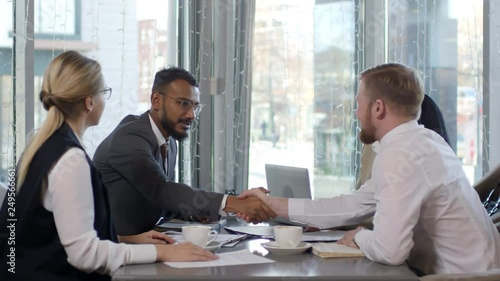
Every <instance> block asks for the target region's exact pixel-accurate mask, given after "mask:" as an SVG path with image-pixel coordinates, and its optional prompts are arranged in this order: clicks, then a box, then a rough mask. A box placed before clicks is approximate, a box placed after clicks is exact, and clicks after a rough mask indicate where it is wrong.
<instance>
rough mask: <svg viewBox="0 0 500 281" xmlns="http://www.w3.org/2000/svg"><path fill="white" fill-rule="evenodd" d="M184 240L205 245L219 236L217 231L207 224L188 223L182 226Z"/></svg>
mask: <svg viewBox="0 0 500 281" xmlns="http://www.w3.org/2000/svg"><path fill="white" fill-rule="evenodd" d="M182 236H183V237H184V241H186V242H191V243H193V244H195V245H198V246H200V247H205V246H206V245H208V244H209V243H210V242H212V241H214V240H215V238H217V231H215V230H211V228H210V227H209V226H205V225H187V226H183V227H182Z"/></svg>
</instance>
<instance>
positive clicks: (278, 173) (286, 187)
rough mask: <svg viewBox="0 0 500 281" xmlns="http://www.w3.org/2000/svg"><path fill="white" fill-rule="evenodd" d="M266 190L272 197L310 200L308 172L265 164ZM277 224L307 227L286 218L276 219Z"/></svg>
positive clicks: (303, 169)
mask: <svg viewBox="0 0 500 281" xmlns="http://www.w3.org/2000/svg"><path fill="white" fill-rule="evenodd" d="M266 180H267V189H268V190H269V191H270V192H271V193H270V195H271V196H273V197H285V198H308V199H311V198H312V197H311V187H310V184H309V171H308V170H307V169H306V168H298V167H289V166H281V165H272V164H266ZM274 220H275V221H277V222H279V223H284V224H290V225H300V226H307V225H306V224H303V223H297V222H293V221H291V220H289V219H287V218H283V217H276V218H275V219H274Z"/></svg>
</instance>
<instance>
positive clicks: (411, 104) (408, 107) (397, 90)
mask: <svg viewBox="0 0 500 281" xmlns="http://www.w3.org/2000/svg"><path fill="white" fill-rule="evenodd" d="M360 78H361V80H363V83H364V84H365V89H367V91H368V94H369V97H370V101H371V102H374V101H375V100H376V99H383V100H384V102H386V103H388V104H390V106H391V107H392V109H393V110H395V111H397V112H399V114H401V115H403V116H410V117H413V118H415V119H418V117H419V115H420V108H421V106H422V101H423V99H424V87H423V84H422V80H421V79H420V76H419V75H418V72H417V71H416V70H414V69H413V68H411V67H409V66H406V65H404V64H400V63H386V64H381V65H378V66H375V67H372V68H369V69H367V70H365V71H363V72H361V74H360Z"/></svg>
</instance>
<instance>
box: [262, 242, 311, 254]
mask: <svg viewBox="0 0 500 281" xmlns="http://www.w3.org/2000/svg"><path fill="white" fill-rule="evenodd" d="M262 247H264V248H265V249H266V250H268V251H269V253H271V254H274V255H295V254H300V253H302V252H304V251H306V250H307V249H309V248H311V244H309V243H306V242H300V243H299V245H298V246H297V247H295V248H282V247H280V246H279V245H278V243H277V242H276V241H271V242H267V243H262Z"/></svg>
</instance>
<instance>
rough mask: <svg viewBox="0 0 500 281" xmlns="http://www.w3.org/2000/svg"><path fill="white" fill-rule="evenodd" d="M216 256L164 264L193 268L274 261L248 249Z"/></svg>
mask: <svg viewBox="0 0 500 281" xmlns="http://www.w3.org/2000/svg"><path fill="white" fill-rule="evenodd" d="M217 256H219V259H218V260H213V261H198V262H165V264H166V265H169V266H171V267H175V268H195V267H213V266H227V265H248V264H260V263H272V262H274V261H273V260H270V259H266V258H263V257H261V256H257V255H254V254H252V253H250V252H249V251H248V250H241V251H236V252H228V253H221V254H217Z"/></svg>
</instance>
